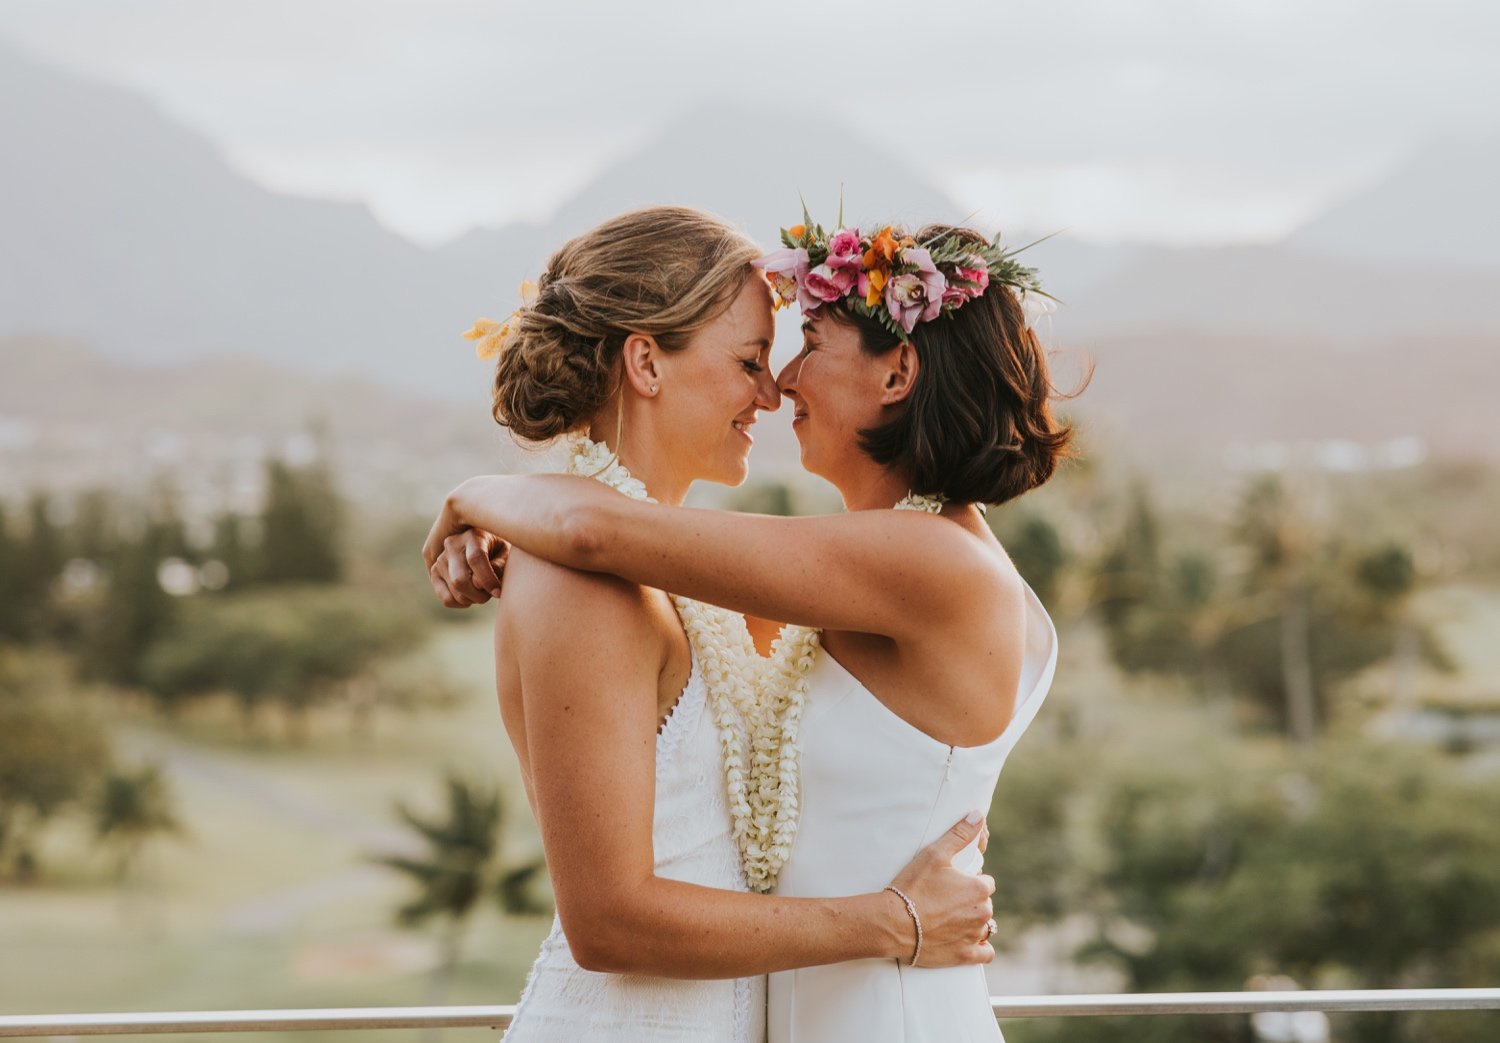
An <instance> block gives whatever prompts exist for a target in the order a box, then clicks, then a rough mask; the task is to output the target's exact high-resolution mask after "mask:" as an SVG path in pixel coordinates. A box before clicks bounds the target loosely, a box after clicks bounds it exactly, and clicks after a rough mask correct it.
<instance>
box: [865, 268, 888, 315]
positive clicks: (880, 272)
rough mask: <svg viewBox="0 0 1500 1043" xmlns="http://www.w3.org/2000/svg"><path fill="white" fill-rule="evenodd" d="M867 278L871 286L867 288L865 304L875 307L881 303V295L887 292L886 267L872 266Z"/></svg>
mask: <svg viewBox="0 0 1500 1043" xmlns="http://www.w3.org/2000/svg"><path fill="white" fill-rule="evenodd" d="M866 279H867V281H868V282H869V286H868V288H867V289H866V290H865V305H866V306H867V307H870V308H873V307H875V305H877V304H879V303H880V295H881V294H882V293H884V292H885V269H884V268H872V269H871V270H870V271H869V273H868V274H867V275H866Z"/></svg>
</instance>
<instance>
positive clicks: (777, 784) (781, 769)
mask: <svg viewBox="0 0 1500 1043" xmlns="http://www.w3.org/2000/svg"><path fill="white" fill-rule="evenodd" d="M945 503H947V498H946V497H944V496H919V495H917V494H916V493H910V492H909V493H907V494H906V496H905V497H903V498H902V499H901V501H900V502H899V503H897V504H896V505H895V509H896V510H898V511H922V512H924V513H927V514H939V513H941V512H942V509H943V505H944V504H945ZM821 639H822V632H821V631H819V630H817V629H815V628H812V627H801V626H793V625H787V626H785V627H783V628H782V630H781V634H780V636H779V637H778V638H777V639H776V643H775V645H774V646H773V647H772V650H771V658H770V661H769V662H768V663H767V664H766V668H765V670H764V671H763V672H762V674H761V683H760V698H759V699H758V700H757V701H758V703H759V708H760V716H759V719H758V720H757V722H756V731H755V736H754V740H753V743H752V747H751V749H752V758H753V759H752V761H751V783H752V786H754V787H755V790H756V793H757V795H758V796H759V797H760V798H761V804H762V806H763V807H768V808H769V807H774V808H775V809H776V810H775V814H774V817H771V818H767V819H761V818H757V820H756V821H755V823H754V825H755V827H756V832H757V833H759V834H762V835H765V834H767V833H768V834H769V836H767V837H766V841H765V846H764V847H763V848H753V849H751V850H750V851H749V852H747V872H749V871H750V870H751V869H752V867H753V869H754V870H755V871H756V872H755V875H753V876H752V879H751V884H752V886H755V887H756V889H757V890H767V891H769V890H770V889H771V888H772V887H773V886H775V883H776V877H777V875H778V874H779V873H780V872H781V867H782V866H784V865H785V864H786V860H787V858H788V857H790V855H791V850H792V841H793V840H794V839H795V838H796V835H797V822H798V819H799V818H800V811H801V808H800V805H799V803H798V797H799V795H800V786H801V773H800V770H799V765H798V753H799V748H800V747H799V740H800V738H801V730H802V711H803V707H804V706H805V705H806V703H807V687H808V683H807V675H808V674H809V673H811V671H812V668H813V665H814V663H815V662H816V657H817V652H818V646H819V644H820V642H821Z"/></svg>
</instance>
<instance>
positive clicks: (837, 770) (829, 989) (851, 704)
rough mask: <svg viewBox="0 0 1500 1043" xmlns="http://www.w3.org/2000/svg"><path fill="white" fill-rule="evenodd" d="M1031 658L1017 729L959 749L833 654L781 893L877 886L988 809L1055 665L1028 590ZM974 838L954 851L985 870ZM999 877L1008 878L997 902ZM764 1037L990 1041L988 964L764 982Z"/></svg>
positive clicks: (1050, 632)
mask: <svg viewBox="0 0 1500 1043" xmlns="http://www.w3.org/2000/svg"><path fill="white" fill-rule="evenodd" d="M1026 602H1027V617H1026V653H1025V659H1024V662H1023V665H1022V670H1021V682H1020V685H1019V687H1018V689H1017V692H1016V707H1015V711H1014V714H1013V716H1012V718H1011V722H1010V724H1009V725H1008V726H1007V727H1006V729H1005V731H1004V733H1003V734H1002V735H1001V736H1000V737H999V738H998V739H996V740H995V741H993V742H990V743H987V744H986V745H984V746H972V747H953V746H948V745H947V744H945V743H941V742H938V741H937V740H936V739H934V738H932V737H931V736H929V735H927V734H925V733H924V732H921V731H919V730H918V729H917V728H915V727H914V726H912V725H910V724H908V723H907V722H906V721H904V720H902V719H901V718H900V717H898V716H896V714H895V713H893V712H892V711H891V710H889V709H887V708H886V707H885V705H884V704H883V703H881V702H880V701H879V700H878V699H876V698H875V696H873V695H872V694H870V692H869V691H868V690H867V689H866V688H865V687H864V685H862V684H860V683H859V681H858V680H856V679H855V678H854V676H853V675H851V674H850V673H849V672H848V671H847V670H845V669H844V668H843V667H842V666H840V665H839V663H838V662H837V661H836V660H835V659H834V658H833V657H832V656H831V655H829V654H828V653H827V651H826V650H825V651H822V652H820V653H819V655H818V660H817V663H816V665H814V667H813V669H812V671H811V673H810V674H809V675H808V692H807V701H806V705H805V708H804V711H803V725H802V753H801V763H802V812H801V824H800V826H799V828H798V830H797V838H796V840H795V842H794V843H793V845H792V851H791V856H790V858H789V859H788V860H787V863H786V865H785V866H784V867H782V870H781V875H780V878H779V881H778V884H777V888H776V893H777V894H780V895H788V896H793V897H817V898H822V897H832V896H836V895H848V894H858V893H860V892H863V891H879V890H881V889H882V888H884V887H885V886H886V885H887V884H888V883H890V882H891V880H892V879H893V878H894V877H895V876H896V874H897V873H898V872H900V870H901V869H902V868H903V867H904V866H905V865H906V864H907V862H909V861H910V860H911V858H912V856H913V855H915V854H916V853H917V852H918V851H920V850H921V849H922V848H923V847H924V846H926V845H927V844H929V843H931V842H932V841H933V840H936V839H937V838H938V836H939V835H941V834H942V833H943V832H944V831H945V830H947V829H949V828H950V827H951V826H952V825H953V824H954V823H955V822H957V821H958V820H959V819H960V818H962V817H963V816H964V815H965V814H966V813H967V812H968V811H970V810H972V809H974V808H979V809H982V810H985V811H988V809H989V807H990V802H991V799H992V797H993V795H994V790H995V783H996V781H997V780H998V779H999V777H1000V769H1001V767H1003V766H1004V764H1005V759H1006V757H1007V755H1009V753H1010V751H1011V749H1012V747H1014V746H1015V744H1016V740H1018V739H1019V738H1020V737H1021V733H1022V732H1024V731H1025V730H1026V726H1027V725H1028V724H1030V723H1031V721H1032V719H1033V718H1034V717H1035V716H1036V712H1037V709H1038V708H1039V707H1040V706H1041V704H1042V700H1043V699H1045V698H1046V695H1047V690H1048V688H1049V687H1050V686H1051V684H1052V675H1053V672H1054V670H1055V669H1056V666H1057V633H1056V631H1055V630H1054V628H1053V626H1052V620H1051V618H1050V617H1049V616H1048V615H1047V611H1046V609H1044V608H1043V607H1042V603H1041V602H1040V601H1039V600H1037V597H1036V595H1035V594H1034V593H1033V592H1032V591H1031V589H1030V587H1028V588H1027V590H1026ZM981 862H982V859H981V857H980V855H979V852H978V850H977V847H974V846H971V847H969V848H966V849H965V850H964V851H962V852H960V853H959V855H958V857H957V858H956V859H954V864H955V865H957V866H958V867H959V868H962V869H968V870H973V871H974V872H978V871H979V868H980V865H981ZM1004 892H1005V884H1004V882H1003V881H1001V882H1000V900H1001V901H1002V902H1003V901H1004ZM769 989H770V997H769V999H770V1005H769V1015H768V1019H767V1031H768V1039H769V1043H965V1041H970V1040H983V1041H986V1043H996V1041H999V1040H1000V1039H1001V1035H1000V1029H999V1027H998V1026H997V1024H996V1022H995V1017H994V1014H993V1012H992V1010H991V1007H990V1001H989V989H988V987H987V985H986V984H985V977H984V969H983V968H982V967H978V966H971V967H953V968H944V969H932V968H924V967H921V966H918V967H909V966H907V965H906V964H905V962H904V961H902V962H900V963H898V962H897V961H895V960H855V961H852V962H849V963H838V964H831V965H828V966H822V967H805V968H802V969H800V970H792V971H782V972H779V973H776V974H772V975H771V977H770V986H769Z"/></svg>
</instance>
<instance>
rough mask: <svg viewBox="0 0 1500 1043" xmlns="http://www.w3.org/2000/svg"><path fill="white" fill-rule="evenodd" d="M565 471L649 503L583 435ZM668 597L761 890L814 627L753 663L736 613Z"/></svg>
mask: <svg viewBox="0 0 1500 1043" xmlns="http://www.w3.org/2000/svg"><path fill="white" fill-rule="evenodd" d="M567 471H568V473H569V474H574V475H580V476H582V477H585V478H594V479H597V480H598V481H601V482H603V483H604V484H605V485H608V486H609V487H610V488H612V489H615V490H617V491H618V492H621V493H624V494H625V495H626V496H629V497H630V498H631V499H634V500H646V501H650V502H654V501H652V498H651V496H650V494H649V493H648V492H647V491H646V485H645V483H644V482H642V481H641V480H640V479H639V478H636V477H635V476H634V475H632V474H631V473H630V472H629V471H628V470H627V469H626V468H625V465H624V464H623V463H621V462H620V458H619V457H618V456H616V455H615V454H614V453H612V452H611V451H610V450H609V447H608V446H605V445H602V444H601V443H598V442H595V441H592V440H590V439H589V438H587V437H584V438H580V439H579V440H578V441H577V442H575V443H574V444H573V445H572V446H571V447H570V448H569V451H568V467H567ZM943 502H944V501H943V498H942V497H933V496H917V495H915V494H910V495H908V496H906V498H905V499H903V500H902V501H901V502H900V503H898V504H896V509H897V510H916V511H926V512H928V513H931V514H936V513H938V512H939V511H941V510H942V509H943ZM668 596H669V597H670V598H671V599H672V605H673V607H675V608H676V609H677V615H678V617H679V618H680V619H681V620H682V628H683V630H684V631H685V632H686V633H687V636H688V641H689V642H690V643H691V645H692V648H693V655H694V657H695V658H696V659H697V661H698V666H699V669H700V670H701V671H702V674H703V680H704V683H705V685H706V687H707V689H708V694H709V698H710V700H711V701H712V711H713V718H714V724H715V725H716V726H717V727H718V730H719V741H720V743H721V744H722V745H723V748H724V776H725V788H726V793H727V794H728V798H729V800H728V803H729V813H730V818H731V819H732V822H733V832H734V839H735V842H736V843H737V844H738V845H739V848H740V857H741V859H742V860H743V863H744V868H745V877H746V880H747V881H748V882H749V884H750V887H751V889H752V890H755V891H769V890H771V889H772V888H773V887H775V886H776V876H777V874H778V873H780V872H781V867H782V866H783V865H785V864H786V860H787V857H788V856H789V855H790V854H791V850H792V840H793V838H794V837H796V835H797V820H798V817H799V806H798V802H797V797H798V791H799V786H800V782H801V776H800V773H799V771H798V765H797V752H798V738H799V735H800V733H801V727H802V708H803V706H804V704H805V703H806V701H807V675H808V673H809V672H811V670H812V668H813V664H814V662H815V661H816V655H817V650H818V643H819V637H820V633H821V632H820V631H819V630H817V629H814V628H812V627H802V626H794V625H792V624H788V625H786V626H784V627H782V628H781V633H780V635H779V636H778V637H777V638H776V642H775V644H773V645H772V647H771V656H770V658H769V659H762V658H761V656H760V653H758V652H757V651H756V649H755V642H754V640H753V639H752V638H751V636H750V630H749V627H747V626H746V624H745V617H744V616H743V615H741V614H740V613H738V612H733V611H730V610H729V609H726V608H720V607H718V606H717V605H708V604H704V603H703V602H701V601H693V600H692V599H690V598H685V597H681V596H679V595H677V594H669V595H668ZM747 734H748V737H749V740H750V751H749V763H748V773H747V770H746V768H747V764H746V750H745V738H746V735H747Z"/></svg>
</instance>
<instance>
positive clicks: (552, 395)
mask: <svg viewBox="0 0 1500 1043" xmlns="http://www.w3.org/2000/svg"><path fill="white" fill-rule="evenodd" d="M758 256H760V248H759V247H757V246H756V245H755V243H753V242H752V241H751V240H750V239H748V238H747V237H746V236H745V235H743V234H742V233H741V232H740V231H739V230H738V229H736V228H734V227H733V226H731V225H730V224H729V223H728V222H726V221H724V220H723V219H722V218H719V217H716V216H715V215H713V214H709V213H705V212H704V211H701V210H694V209H692V208H690V207H680V206H654V207H647V208H645V209H642V210H633V211H631V212H630V213H626V214H621V215H620V216H619V217H615V218H611V219H610V220H608V221H605V222H604V223H603V224H601V225H599V226H598V227H597V228H594V229H593V230H591V231H588V232H585V233H584V234H582V235H580V236H578V237H576V238H574V239H570V240H569V241H568V242H567V243H565V244H563V247H562V248H561V249H560V250H558V251H557V252H556V253H555V254H553V255H552V258H551V260H549V261H548V262H547V270H546V271H544V272H543V273H542V274H541V276H540V278H538V279H537V296H536V299H535V300H534V301H533V302H532V303H531V304H530V305H529V306H527V307H524V308H522V309H521V311H520V312H519V313H518V315H517V316H516V318H515V319H513V320H512V323H511V325H512V329H511V331H510V333H509V334H508V335H507V337H506V339H505V344H504V349H503V350H502V351H501V353H500V358H499V361H498V362H497V363H496V366H495V386H494V397H493V403H492V412H493V413H494V416H495V420H496V422H498V423H499V424H500V425H501V426H503V427H506V428H509V429H510V430H511V432H512V433H513V434H515V435H516V436H517V437H518V438H521V439H524V440H526V441H530V442H544V441H547V440H549V439H552V438H556V437H557V436H558V435H562V434H566V433H568V432H570V431H576V430H578V429H579V428H581V427H584V426H586V425H587V424H588V423H589V421H590V420H591V419H592V418H593V417H594V415H595V414H597V413H598V412H599V410H600V409H602V408H603V407H604V404H605V403H606V402H608V401H609V399H610V396H611V395H613V394H614V393H615V390H616V388H617V387H618V386H619V381H620V374H619V359H620V352H621V349H622V348H623V346H624V344H625V340H626V338H627V337H629V336H630V335H631V334H632V333H644V334H648V335H650V336H652V337H654V338H655V339H656V343H657V344H659V345H660V346H661V347H662V349H663V350H664V351H668V352H676V351H681V350H682V349H683V348H685V347H687V344H688V341H689V340H690V339H691V338H692V335H693V334H694V333H695V332H697V331H698V330H700V329H702V328H703V327H704V326H706V325H708V324H709V323H710V322H712V321H713V320H714V319H715V318H717V317H718V316H719V315H720V314H722V313H723V312H724V311H725V310H726V309H727V308H728V307H729V306H730V305H731V304H732V303H733V302H734V299H735V297H736V296H737V295H738V294H739V292H740V289H741V287H742V286H743V285H744V283H745V280H746V279H748V278H750V277H752V276H753V275H754V274H755V270H754V269H753V268H751V267H750V262H751V261H753V260H755V258H757V257H758Z"/></svg>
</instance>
